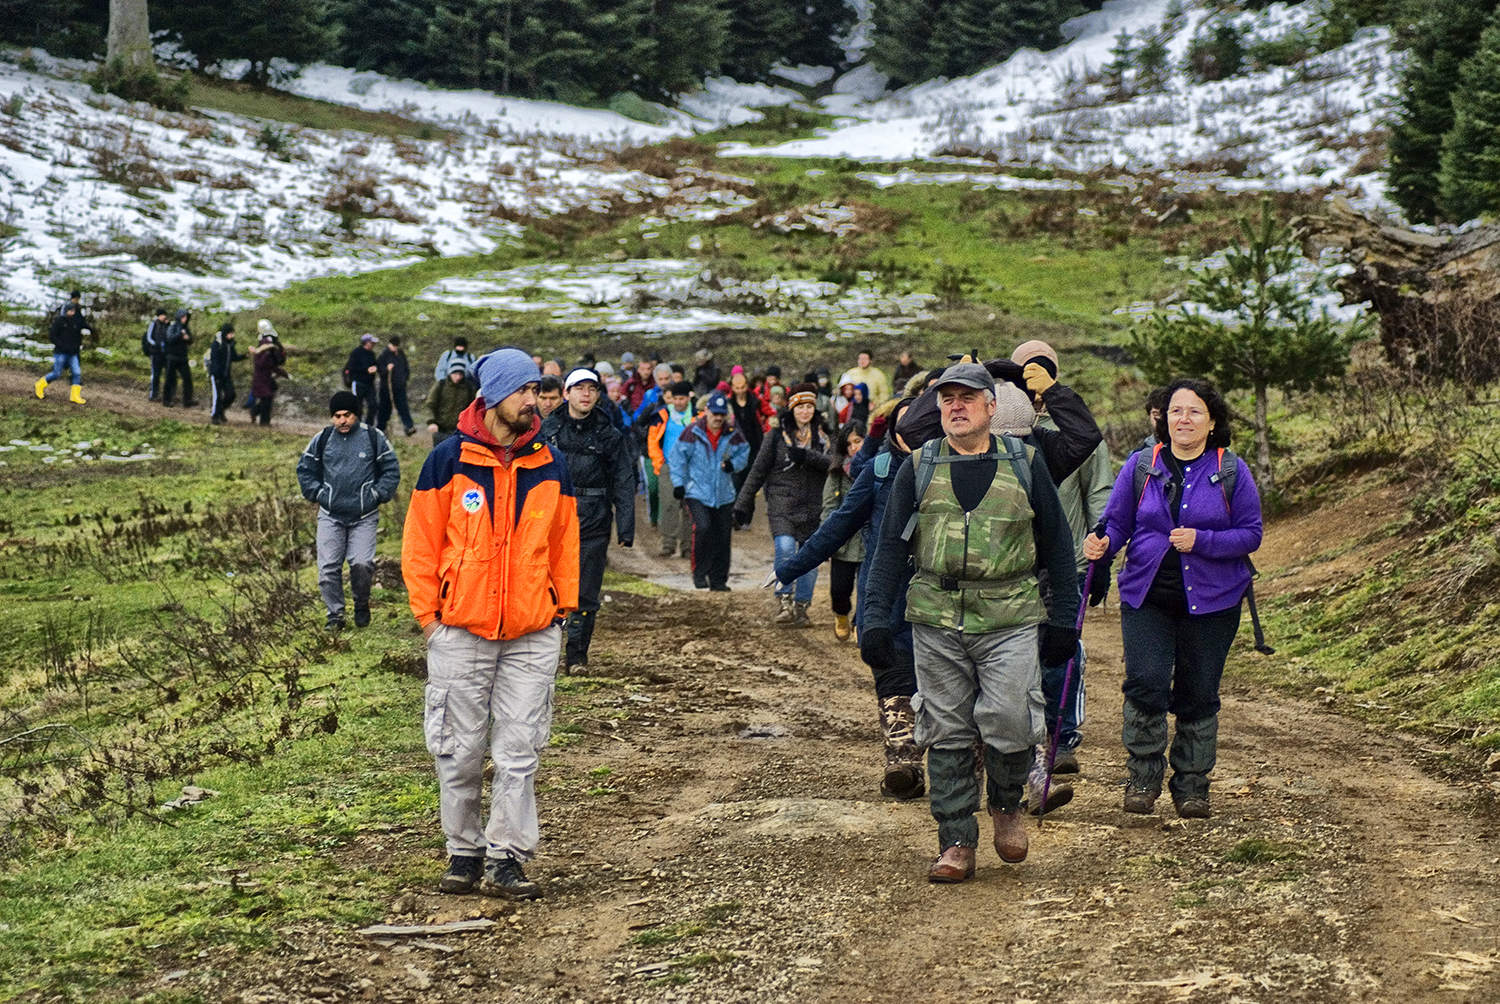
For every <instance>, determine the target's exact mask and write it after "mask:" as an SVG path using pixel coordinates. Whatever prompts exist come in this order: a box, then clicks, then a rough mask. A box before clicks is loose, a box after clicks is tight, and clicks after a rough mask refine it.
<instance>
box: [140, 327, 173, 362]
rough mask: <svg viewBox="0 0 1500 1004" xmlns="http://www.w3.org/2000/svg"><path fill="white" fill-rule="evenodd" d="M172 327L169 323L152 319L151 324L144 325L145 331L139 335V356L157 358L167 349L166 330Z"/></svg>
mask: <svg viewBox="0 0 1500 1004" xmlns="http://www.w3.org/2000/svg"><path fill="white" fill-rule="evenodd" d="M171 326H172V324H171V322H170V321H158V320H156V319H155V318H152V320H151V323H150V324H148V325H146V331H145V333H144V334H142V335H141V354H142V355H147V356H159V355H161V354H162V353H163V352H165V351H166V348H167V329H168V328H170V327H171Z"/></svg>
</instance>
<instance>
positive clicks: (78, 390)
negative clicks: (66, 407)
mask: <svg viewBox="0 0 1500 1004" xmlns="http://www.w3.org/2000/svg"><path fill="white" fill-rule="evenodd" d="M68 400H69V401H72V402H73V403H74V404H88V402H87V401H85V400H84V399H83V388H82V387H80V386H78V385H77V384H76V383H75V384H74V385H73V392H72V393H71V394H69V395H68Z"/></svg>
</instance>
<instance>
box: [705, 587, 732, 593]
mask: <svg viewBox="0 0 1500 1004" xmlns="http://www.w3.org/2000/svg"><path fill="white" fill-rule="evenodd" d="M708 591H709V592H711V593H727V592H729V587H728V586H727V585H726V586H709V587H708Z"/></svg>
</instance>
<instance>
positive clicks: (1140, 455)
mask: <svg viewBox="0 0 1500 1004" xmlns="http://www.w3.org/2000/svg"><path fill="white" fill-rule="evenodd" d="M1160 456H1161V444H1160V443H1156V444H1155V445H1153V446H1152V447H1151V459H1150V460H1147V459H1146V451H1145V450H1144V449H1140V450H1137V451H1136V453H1135V507H1136V508H1137V509H1139V508H1140V507H1141V502H1142V501H1143V500H1144V499H1145V498H1146V482H1147V480H1149V479H1150V477H1151V469H1152V468H1153V467H1155V466H1156V460H1157V458H1158V457H1160Z"/></svg>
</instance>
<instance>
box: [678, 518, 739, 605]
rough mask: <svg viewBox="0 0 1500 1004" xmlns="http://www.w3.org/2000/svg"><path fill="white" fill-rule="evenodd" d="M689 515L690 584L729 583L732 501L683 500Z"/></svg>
mask: <svg viewBox="0 0 1500 1004" xmlns="http://www.w3.org/2000/svg"><path fill="white" fill-rule="evenodd" d="M687 507H688V515H689V516H691V517H692V518H693V585H695V586H697V587H698V588H699V589H725V588H727V587H728V586H729V540H730V536H731V535H732V534H733V533H734V503H732V502H731V503H730V504H729V505H723V506H719V507H717V508H714V507H713V506H708V505H704V504H703V503H702V502H699V501H698V500H697V499H688V500H687Z"/></svg>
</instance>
